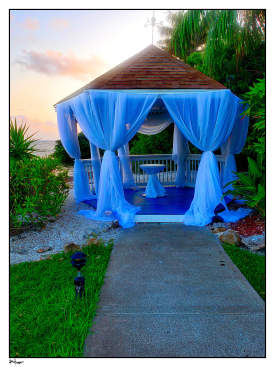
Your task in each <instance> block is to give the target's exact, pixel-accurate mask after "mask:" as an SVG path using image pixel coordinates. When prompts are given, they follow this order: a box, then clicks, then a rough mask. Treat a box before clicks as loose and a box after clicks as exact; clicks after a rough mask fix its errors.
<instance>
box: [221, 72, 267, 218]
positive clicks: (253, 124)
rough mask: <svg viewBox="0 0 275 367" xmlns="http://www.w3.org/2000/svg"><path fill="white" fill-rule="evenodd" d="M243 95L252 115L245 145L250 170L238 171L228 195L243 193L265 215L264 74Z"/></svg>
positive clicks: (241, 195)
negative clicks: (245, 171)
mask: <svg viewBox="0 0 275 367" xmlns="http://www.w3.org/2000/svg"><path fill="white" fill-rule="evenodd" d="M243 98H244V102H245V103H247V104H248V108H247V109H246V111H245V112H244V114H246V115H248V116H250V130H249V135H248V139H247V146H246V153H247V154H249V155H250V157H247V160H248V172H247V173H236V176H237V179H236V180H235V181H233V182H232V186H233V191H232V190H231V191H230V190H229V191H227V193H225V195H227V194H229V193H230V194H232V195H233V196H237V197H238V196H240V197H241V198H243V199H245V201H246V204H247V205H248V206H249V207H251V208H254V209H256V210H257V211H258V212H259V213H260V214H261V215H262V216H265V198H266V194H265V172H266V169H265V78H263V79H259V80H258V81H257V83H254V85H253V87H250V88H249V91H248V92H247V93H245V94H244V95H243ZM252 157H253V158H252ZM229 184H230V183H229Z"/></svg>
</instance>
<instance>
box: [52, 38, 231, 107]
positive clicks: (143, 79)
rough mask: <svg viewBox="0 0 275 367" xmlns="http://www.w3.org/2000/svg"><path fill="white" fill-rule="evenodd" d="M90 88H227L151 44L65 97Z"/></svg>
mask: <svg viewBox="0 0 275 367" xmlns="http://www.w3.org/2000/svg"><path fill="white" fill-rule="evenodd" d="M87 89H116V90H118V89H120V90H121V89H226V87H225V86H224V85H222V84H221V83H219V82H217V81H216V80H214V79H211V78H209V77H208V76H207V75H205V74H203V73H201V72H200V71H198V70H196V69H194V68H192V67H191V66H190V65H188V64H185V63H184V62H183V61H181V60H179V59H177V58H176V57H173V56H171V55H170V54H169V53H168V52H166V51H163V50H161V49H160V48H158V47H156V46H154V45H150V46H148V47H146V48H145V49H144V50H142V51H140V52H139V53H137V54H136V55H134V56H132V57H130V58H129V59H127V60H126V61H124V62H122V63H121V64H119V65H118V66H116V67H114V68H113V69H111V70H109V71H107V72H106V73H104V74H103V75H101V76H99V77H98V78H96V79H94V80H92V81H91V82H90V83H88V84H86V85H85V86H84V87H82V88H80V89H78V90H77V91H75V92H74V93H72V94H70V95H69V96H67V97H66V98H64V99H62V100H61V101H59V102H57V104H58V103H61V102H64V101H66V100H68V99H70V98H72V97H75V96H76V95H78V94H80V93H81V92H83V91H85V90H87Z"/></svg>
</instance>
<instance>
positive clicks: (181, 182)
mask: <svg viewBox="0 0 275 367" xmlns="http://www.w3.org/2000/svg"><path fill="white" fill-rule="evenodd" d="M189 153H190V150H189V144H188V141H187V140H186V139H185V137H184V135H183V134H182V133H181V132H180V130H179V128H178V127H177V125H175V126H174V136H173V154H172V157H173V159H174V160H175V161H176V163H177V174H176V179H175V184H176V187H184V186H185V161H186V160H185V157H186V154H189ZM188 168H189V167H188Z"/></svg>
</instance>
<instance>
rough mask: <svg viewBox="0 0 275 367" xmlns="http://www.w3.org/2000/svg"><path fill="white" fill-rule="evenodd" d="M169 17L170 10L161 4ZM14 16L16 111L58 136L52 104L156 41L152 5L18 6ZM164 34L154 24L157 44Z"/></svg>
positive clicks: (162, 16) (161, 13) (161, 15)
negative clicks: (104, 7)
mask: <svg viewBox="0 0 275 367" xmlns="http://www.w3.org/2000/svg"><path fill="white" fill-rule="evenodd" d="M155 16H156V18H157V22H160V21H163V22H164V23H165V20H166V16H167V11H165V10H158V11H156V14H155ZM10 17H11V20H10V62H11V68H10V77H11V79H10V80H11V84H10V88H11V89H10V103H11V104H10V107H11V111H10V113H11V117H13V118H14V117H16V118H17V119H18V120H19V121H24V122H27V123H28V124H29V125H30V131H31V132H36V131H37V132H38V133H37V135H36V137H37V138H39V139H44V140H55V139H58V130H57V122H56V113H55V111H54V108H53V105H54V104H55V103H56V102H57V101H59V100H60V99H62V98H63V97H65V96H67V95H68V94H70V93H72V92H74V91H75V90H76V89H78V88H80V87H82V86H83V85H85V84H87V83H88V82H89V81H91V80H92V79H94V78H96V77H97V76H99V75H101V74H102V73H104V72H106V71H107V70H109V69H110V68H112V67H114V66H116V65H117V64H119V63H120V62H122V61H124V60H125V59H127V58H129V57H130V56H132V55H134V54H135V53H137V52H139V51H140V50H142V49H143V48H145V47H146V46H148V45H149V44H150V43H151V27H145V26H144V25H145V23H146V21H147V18H151V17H152V11H151V10H79V11H76V10H33V11H31V10H17V11H15V10H14V11H11V15H10ZM159 39H160V35H159V33H158V30H157V29H156V30H155V34H154V44H157V41H158V40H159Z"/></svg>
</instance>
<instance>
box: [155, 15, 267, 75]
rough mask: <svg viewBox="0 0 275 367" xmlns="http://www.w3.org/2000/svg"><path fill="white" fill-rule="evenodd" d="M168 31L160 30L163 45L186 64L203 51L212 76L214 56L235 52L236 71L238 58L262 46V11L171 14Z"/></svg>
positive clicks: (215, 63)
mask: <svg viewBox="0 0 275 367" xmlns="http://www.w3.org/2000/svg"><path fill="white" fill-rule="evenodd" d="M168 20H169V22H170V24H171V27H165V28H163V29H160V31H161V34H162V35H166V37H167V38H166V40H164V41H163V42H162V45H164V46H166V48H168V50H169V51H170V52H171V53H172V54H174V55H175V56H177V57H179V58H181V59H183V60H185V61H186V59H187V57H188V55H190V54H191V53H192V52H194V51H195V50H196V49H197V48H199V47H200V48H203V49H204V66H205V70H206V72H207V73H208V74H209V75H210V76H211V75H212V72H213V70H215V67H216V65H217V63H219V62H220V60H219V59H218V58H217V57H216V55H217V53H220V51H221V50H224V49H226V48H233V49H234V50H235V55H234V57H235V61H236V68H238V64H239V61H240V59H241V58H243V57H245V56H246V55H247V54H248V53H249V52H251V51H252V50H253V49H255V50H256V49H257V47H259V45H260V44H261V43H263V42H265V10H262V9H254V10H187V11H181V12H178V13H170V14H169V15H168Z"/></svg>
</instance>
